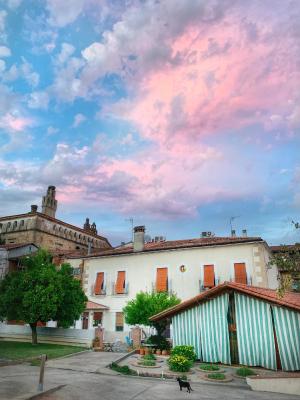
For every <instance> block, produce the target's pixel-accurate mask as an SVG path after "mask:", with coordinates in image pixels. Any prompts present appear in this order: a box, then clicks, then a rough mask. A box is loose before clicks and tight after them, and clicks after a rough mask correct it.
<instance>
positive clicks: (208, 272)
mask: <svg viewBox="0 0 300 400" xmlns="http://www.w3.org/2000/svg"><path fill="white" fill-rule="evenodd" d="M203 286H204V287H205V288H212V287H214V286H215V271H214V265H213V264H209V265H204V266H203Z"/></svg>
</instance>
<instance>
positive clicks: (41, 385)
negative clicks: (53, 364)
mask: <svg viewBox="0 0 300 400" xmlns="http://www.w3.org/2000/svg"><path fill="white" fill-rule="evenodd" d="M46 361H47V355H46V354H42V355H41V365H40V379H39V386H38V391H40V392H42V391H43V390H44V372H45V363H46Z"/></svg>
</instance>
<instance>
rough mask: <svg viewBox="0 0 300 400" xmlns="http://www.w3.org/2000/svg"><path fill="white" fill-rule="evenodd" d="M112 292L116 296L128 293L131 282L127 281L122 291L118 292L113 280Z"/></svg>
mask: <svg viewBox="0 0 300 400" xmlns="http://www.w3.org/2000/svg"><path fill="white" fill-rule="evenodd" d="M111 288H112V289H111V294H112V295H115V296H122V295H124V294H128V293H129V282H125V287H124V289H123V292H122V293H117V292H116V284H115V283H114V282H113V283H112V285H111Z"/></svg>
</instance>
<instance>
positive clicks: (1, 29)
mask: <svg viewBox="0 0 300 400" xmlns="http://www.w3.org/2000/svg"><path fill="white" fill-rule="evenodd" d="M6 17H7V12H6V11H4V10H0V38H1V39H3V40H5V39H6V34H5V24H6Z"/></svg>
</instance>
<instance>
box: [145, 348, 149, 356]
mask: <svg viewBox="0 0 300 400" xmlns="http://www.w3.org/2000/svg"><path fill="white" fill-rule="evenodd" d="M147 354H150V349H149V348H148V347H146V348H145V355H147Z"/></svg>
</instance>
